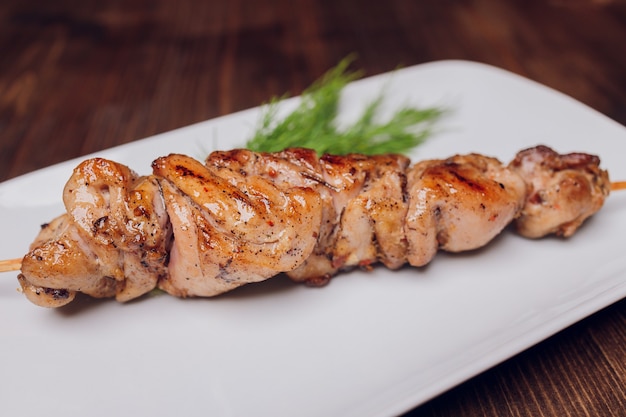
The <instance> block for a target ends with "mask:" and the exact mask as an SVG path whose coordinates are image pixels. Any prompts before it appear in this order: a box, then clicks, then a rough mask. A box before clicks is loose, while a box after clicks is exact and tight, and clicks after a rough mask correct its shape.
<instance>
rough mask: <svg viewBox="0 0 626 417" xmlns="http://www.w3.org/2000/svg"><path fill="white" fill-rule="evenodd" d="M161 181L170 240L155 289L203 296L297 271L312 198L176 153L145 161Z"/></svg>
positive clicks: (312, 222)
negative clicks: (167, 257) (166, 264)
mask: <svg viewBox="0 0 626 417" xmlns="http://www.w3.org/2000/svg"><path fill="white" fill-rule="evenodd" d="M153 169H154V173H155V175H156V176H157V177H159V178H162V183H163V192H164V196H165V201H166V205H167V207H168V214H169V216H170V219H171V222H172V226H173V232H174V242H173V247H172V250H171V253H170V264H169V276H168V277H166V278H165V279H163V280H162V281H161V283H160V287H161V288H162V289H164V290H165V291H167V292H169V293H171V294H174V295H178V296H211V295H216V294H220V293H222V292H225V291H228V290H230V289H233V288H235V287H238V286H240V285H243V284H245V283H249V282H258V281H262V280H264V279H267V278H270V277H272V276H274V275H276V274H278V273H280V272H285V271H291V270H292V269H294V268H296V267H298V265H300V264H301V263H302V262H303V261H304V260H305V259H306V258H307V257H308V256H309V255H310V253H311V251H312V250H313V247H314V245H315V242H316V237H317V233H318V230H319V225H320V222H321V205H320V199H319V195H318V194H317V193H316V192H314V191H313V190H312V189H310V188H305V187H298V186H291V187H289V188H284V187H282V188H281V187H278V186H276V185H275V184H273V183H272V182H270V181H269V180H268V179H266V178H263V177H262V176H260V175H255V174H254V173H252V172H243V171H241V170H234V169H228V168H223V169H217V168H215V167H211V166H210V165H209V166H205V165H203V164H201V163H200V162H198V161H196V160H194V159H192V158H189V157H187V156H183V155H170V156H168V157H163V158H159V159H157V160H156V161H155V162H154V163H153Z"/></svg>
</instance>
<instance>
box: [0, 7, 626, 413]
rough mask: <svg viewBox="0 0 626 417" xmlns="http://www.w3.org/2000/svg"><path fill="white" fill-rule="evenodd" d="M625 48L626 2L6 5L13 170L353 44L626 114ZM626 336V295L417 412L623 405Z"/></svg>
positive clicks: (157, 125) (106, 139)
mask: <svg viewBox="0 0 626 417" xmlns="http://www.w3.org/2000/svg"><path fill="white" fill-rule="evenodd" d="M625 44H626V1H624V0H614V1H611V0H509V1H502V0H386V1H373V0H361V1H359V0H317V1H316V0H255V1H245V0H209V1H193V0H115V1H114V0H99V1H93V0H55V1H43V0H39V1H37V0H19V1H18V0H3V1H2V2H1V3H0V181H3V180H6V179H9V178H12V177H15V176H18V175H20V174H23V173H25V172H29V171H32V170H35V169H38V168H42V167H45V166H48V165H50V164H53V163H56V162H60V161H63V160H66V159H70V158H74V157H77V156H81V155H85V154H88V153H92V152H95V151H98V150H101V149H104V148H108V147H111V146H115V145H118V144H122V143H127V142H130V141H134V140H137V139H142V138H145V137H148V136H151V135H154V134H157V133H161V132H166V131H168V130H171V129H175V128H178V127H182V126H185V125H188V124H191V123H195V122H200V121H203V120H207V119H210V118H214V117H217V116H220V115H225V114H229V113H232V112H236V111H238V110H243V109H247V108H250V107H255V106H257V105H259V104H261V103H262V102H265V101H267V100H268V99H270V98H271V97H273V96H282V95H284V94H288V95H298V94H300V93H301V92H302V90H303V89H304V88H306V87H307V86H309V85H310V84H311V83H312V82H313V81H314V80H315V79H317V78H318V77H320V76H321V75H322V74H323V73H324V72H325V71H326V70H328V69H329V68H331V67H333V66H334V65H336V64H337V63H338V62H339V61H340V60H341V59H342V58H345V57H346V56H348V55H350V54H355V57H356V59H355V61H354V62H353V68H354V69H360V70H363V72H364V75H365V76H370V75H375V74H379V73H383V72H387V71H391V70H393V69H395V68H398V67H399V66H411V65H415V64H420V63H424V62H429V61H435V60H443V59H463V60H472V61H479V62H484V63H487V64H491V65H494V66H497V67H501V68H504V69H506V70H509V71H512V72H515V73H517V74H520V75H523V76H525V77H528V78H530V79H533V80H536V81H538V82H540V83H542V84H545V85H547V86H550V87H552V88H554V89H556V90H559V91H561V92H564V93H566V94H568V95H571V96H572V97H574V98H576V99H578V100H580V101H582V102H583V103H585V104H587V105H589V106H591V107H593V108H594V109H596V110H598V111H600V112H602V113H604V114H605V115H607V116H608V117H610V118H612V119H614V120H616V121H617V122H619V123H621V124H626V53H625V52H626V50H625V46H624V45H625ZM592 140H593V138H590V141H592ZM625 342H626V304H625V302H624V301H622V302H621V303H618V304H616V305H614V306H612V307H609V308H608V309H606V310H604V311H602V312H600V313H598V314H596V315H594V316H592V317H591V318H589V319H587V320H585V321H583V322H582V323H579V324H577V325H576V326H573V327H572V328H570V329H567V330H566V331H564V332H561V333H559V334H558V335H557V336H555V337H553V338H551V339H549V340H548V341H546V342H544V343H542V344H540V345H538V346H536V347H534V348H532V349H530V350H528V351H527V352H524V353H523V354H521V355H519V356H517V357H516V358H513V359H512V360H510V361H507V362H506V363H504V364H502V365H500V366H498V367H496V368H495V369H492V370H490V371H488V372H486V373H485V374H482V375H480V376H478V377H476V378H474V379H472V380H471V381H468V382H467V383H465V384H463V385H461V386H460V387H458V388H455V389H453V390H452V391H451V392H449V393H446V394H444V395H442V396H441V397H438V398H436V399H434V400H433V401H431V402H429V403H427V404H425V405H423V406H421V407H419V408H418V409H416V410H414V411H413V412H411V414H410V415H412V416H431V415H432V416H459V415H465V416H486V415H489V416H502V415H517V416H525V415H532V416H539V415H546V416H579V415H588V416H609V415H615V416H617V415H622V416H623V415H624V414H620V413H623V410H624V409H626V403H625V402H626V400H625V398H626V391H625V389H624V387H625V386H626V376H625V375H626V368H625V365H624V364H625V363H626V350H625V347H624V346H626V343H625Z"/></svg>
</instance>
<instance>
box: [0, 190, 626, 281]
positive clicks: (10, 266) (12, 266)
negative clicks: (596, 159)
mask: <svg viewBox="0 0 626 417" xmlns="http://www.w3.org/2000/svg"><path fill="white" fill-rule="evenodd" d="M618 190H626V181H617V182H612V183H611V191H618ZM21 267H22V258H16V259H5V260H0V272H10V271H19V270H20V268H21Z"/></svg>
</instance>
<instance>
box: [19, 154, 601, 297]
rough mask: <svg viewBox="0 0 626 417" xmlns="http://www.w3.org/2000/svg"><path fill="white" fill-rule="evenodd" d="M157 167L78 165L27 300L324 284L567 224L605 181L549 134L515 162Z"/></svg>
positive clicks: (230, 157)
mask: <svg viewBox="0 0 626 417" xmlns="http://www.w3.org/2000/svg"><path fill="white" fill-rule="evenodd" d="M152 168H153V174H152V175H149V176H138V175H137V174H136V173H134V172H133V171H132V170H130V169H129V168H128V167H126V166H124V165H121V164H118V163H115V162H112V161H108V160H105V159H101V158H95V159H90V160H87V161H84V162H83V163H81V164H80V165H79V166H78V167H77V168H76V169H75V170H74V172H73V174H72V176H71V178H70V179H69V181H68V183H67V184H66V187H65V190H64V194H63V198H64V203H65V207H66V211H67V212H66V214H63V215H61V216H59V217H57V218H56V219H54V220H53V221H51V222H50V223H49V224H48V225H46V226H45V227H43V228H42V230H41V232H40V233H39V235H38V236H37V238H36V239H35V241H34V242H33V244H32V245H31V250H30V252H29V253H28V254H27V255H26V256H25V257H24V259H23V262H22V273H21V274H20V276H19V277H18V279H19V282H20V284H21V287H22V289H23V291H24V293H25V294H26V296H27V298H28V299H29V300H30V301H32V302H33V303H35V304H38V305H42V306H48V307H59V306H61V305H64V304H67V303H69V302H70V301H72V299H73V298H74V296H75V294H76V293H77V292H83V293H86V294H89V295H91V296H94V297H115V298H116V299H117V300H119V301H127V300H131V299H133V298H136V297H139V296H141V295H142V294H145V293H146V292H148V291H150V290H152V289H153V288H155V287H158V288H161V289H163V290H165V291H166V292H168V293H170V294H172V295H175V296H180V297H189V296H214V295H217V294H220V293H223V292H226V291H229V290H232V289H233V288H236V287H238V286H241V285H243V284H246V283H250V282H258V281H263V280H265V279H268V278H270V277H272V276H274V275H276V274H279V273H282V272H285V273H286V274H287V275H288V276H289V277H290V278H291V279H293V280H294V281H297V282H305V283H308V284H310V285H322V284H325V283H326V282H328V280H329V279H330V278H331V277H332V276H333V275H335V274H336V273H337V272H339V271H342V270H346V269H350V268H354V267H362V268H368V267H369V266H370V265H371V264H374V263H377V262H380V263H382V264H383V265H385V266H386V267H388V268H391V269H395V268H399V267H400V266H402V265H404V264H405V263H409V264H410V265H413V266H422V265H425V264H427V263H428V262H430V261H431V259H432V258H433V256H434V255H435V254H436V252H437V251H438V250H445V251H450V252H459V251H466V250H471V249H476V248H479V247H482V246H484V245H486V244H487V243H488V242H489V241H490V240H492V239H493V238H494V237H495V236H496V235H497V234H498V233H500V232H501V231H502V230H503V229H504V228H505V227H506V226H507V225H508V224H510V223H511V222H514V223H515V224H516V226H517V228H518V230H519V232H520V233H521V234H522V235H524V236H528V237H533V238H534V237H540V236H544V235H546V234H550V233H555V234H557V235H560V236H570V235H571V234H572V233H574V231H575V230H576V229H577V228H578V227H579V226H580V225H581V224H582V222H583V221H584V220H585V219H586V218H588V217H589V216H591V215H592V214H593V213H595V212H596V211H597V210H599V209H600V208H601V206H602V204H603V203H604V199H605V198H606V196H607V195H608V193H609V189H610V183H609V180H608V175H607V173H606V171H603V170H601V169H600V168H599V160H598V158H597V157H594V156H590V155H586V154H568V155H559V154H557V153H556V152H554V151H552V150H551V149H549V148H546V147H542V146H540V147H537V148H532V149H528V150H525V151H522V152H520V153H519V154H518V155H517V157H516V158H515V159H514V160H513V161H512V162H511V163H510V164H509V165H508V166H505V165H503V164H502V163H500V162H499V161H498V160H497V159H495V158H491V157H487V156H482V155H478V154H469V155H457V156H453V157H451V158H448V159H443V160H431V161H423V162H419V163H416V164H415V165H413V166H409V160H408V159H407V158H406V157H404V156H400V155H379V156H369V157H368V156H363V155H356V154H355V155H347V156H331V155H324V156H322V157H318V156H317V155H316V154H315V152H314V151H312V150H307V149H287V150H285V151H283V152H277V153H255V152H251V151H248V150H243V149H236V150H232V151H225V152H214V153H212V154H211V155H209V157H208V158H207V159H206V161H205V163H204V164H203V163H201V162H199V161H197V160H195V159H192V158H190V157H187V156H183V155H177V154H172V155H169V156H165V157H162V158H158V159H157V160H155V161H154V162H153V164H152Z"/></svg>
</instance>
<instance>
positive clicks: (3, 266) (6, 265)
mask: <svg viewBox="0 0 626 417" xmlns="http://www.w3.org/2000/svg"><path fill="white" fill-rule="evenodd" d="M21 267H22V258H16V259H5V260H0V272H9V271H19V270H20V268H21Z"/></svg>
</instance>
